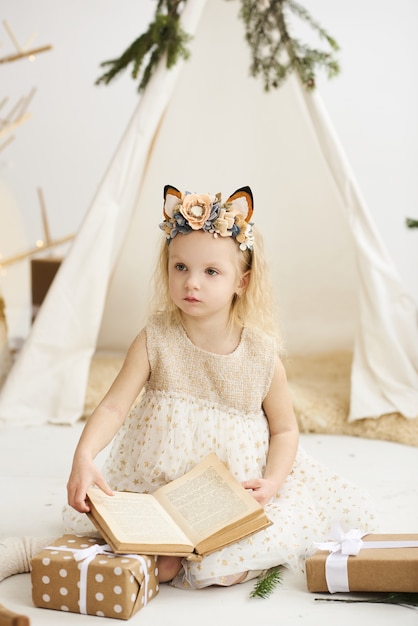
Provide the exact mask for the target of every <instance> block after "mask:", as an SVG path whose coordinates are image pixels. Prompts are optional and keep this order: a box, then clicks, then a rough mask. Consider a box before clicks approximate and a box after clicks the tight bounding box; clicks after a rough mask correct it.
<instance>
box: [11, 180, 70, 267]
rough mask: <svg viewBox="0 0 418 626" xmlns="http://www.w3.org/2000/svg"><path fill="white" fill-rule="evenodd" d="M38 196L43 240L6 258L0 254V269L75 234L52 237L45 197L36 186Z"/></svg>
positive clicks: (59, 243)
mask: <svg viewBox="0 0 418 626" xmlns="http://www.w3.org/2000/svg"><path fill="white" fill-rule="evenodd" d="M37 192H38V198H39V202H40V205H41V214H42V226H43V231H44V241H37V243H36V246H34V247H33V248H30V249H29V250H26V251H25V252H21V253H19V254H14V255H13V256H10V257H7V258H6V259H2V257H1V254H0V271H1V270H3V269H4V268H5V267H7V266H8V265H13V264H14V263H18V262H19V261H23V260H24V259H28V258H30V257H32V256H35V255H36V254H39V253H40V252H43V251H44V250H50V249H51V248H55V247H56V246H60V245H62V244H64V243H67V241H71V239H74V237H75V235H74V234H73V235H67V236H66V237H61V238H60V239H52V238H51V235H50V231H49V225H48V216H47V212H46V205H45V198H44V194H43V191H42V188H41V187H38V189H37Z"/></svg>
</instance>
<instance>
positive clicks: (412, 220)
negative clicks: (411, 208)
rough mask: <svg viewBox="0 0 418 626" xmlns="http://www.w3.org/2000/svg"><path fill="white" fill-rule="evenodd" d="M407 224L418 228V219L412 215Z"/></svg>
mask: <svg viewBox="0 0 418 626" xmlns="http://www.w3.org/2000/svg"><path fill="white" fill-rule="evenodd" d="M406 225H407V226H408V228H418V220H414V219H412V218H411V217H407V218H406Z"/></svg>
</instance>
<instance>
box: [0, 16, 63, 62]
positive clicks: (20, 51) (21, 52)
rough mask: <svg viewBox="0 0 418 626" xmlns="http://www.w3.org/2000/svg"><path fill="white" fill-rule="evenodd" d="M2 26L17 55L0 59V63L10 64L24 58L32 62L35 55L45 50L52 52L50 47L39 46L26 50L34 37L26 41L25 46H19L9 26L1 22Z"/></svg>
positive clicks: (4, 21)
mask: <svg viewBox="0 0 418 626" xmlns="http://www.w3.org/2000/svg"><path fill="white" fill-rule="evenodd" d="M3 24H4V27H5V29H6V31H7V33H8V35H9V37H10V39H11V40H12V43H13V44H14V46H15V48H16V50H17V53H16V54H9V55H8V56H5V57H2V58H0V63H10V62H11V61H18V60H19V59H23V58H25V57H29V59H30V60H33V59H34V58H35V56H36V55H37V54H40V53H41V52H46V51H47V50H52V46H51V45H47V46H40V47H38V48H32V49H30V50H28V49H27V46H28V45H29V44H30V43H32V41H33V39H34V36H35V35H32V36H31V37H30V38H29V39H28V41H27V42H26V43H25V45H24V46H21V45H20V43H19V41H18V39H17V37H16V35H15V34H14V32H13V30H12V29H11V27H10V25H9V24H8V23H7V22H6V20H3Z"/></svg>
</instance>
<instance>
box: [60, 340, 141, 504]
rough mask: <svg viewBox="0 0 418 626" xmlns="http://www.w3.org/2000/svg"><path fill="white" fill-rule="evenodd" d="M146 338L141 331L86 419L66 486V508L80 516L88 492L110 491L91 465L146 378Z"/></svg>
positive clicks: (113, 433)
mask: <svg viewBox="0 0 418 626" xmlns="http://www.w3.org/2000/svg"><path fill="white" fill-rule="evenodd" d="M149 372H150V368H149V362H148V355H147V348H146V335H145V331H144V330H142V331H141V332H140V333H139V335H138V336H137V337H136V339H135V340H134V341H133V343H132V345H131V347H130V348H129V350H128V353H127V355H126V358H125V361H124V363H123V365H122V368H121V370H120V372H119V374H118V375H117V377H116V378H115V381H114V382H113V384H112V386H111V387H110V389H109V391H108V392H107V394H106V395H105V397H104V398H103V400H102V401H101V402H100V404H99V405H98V406H97V408H96V409H95V410H94V411H93V413H92V414H91V416H90V417H89V419H88V421H87V423H86V425H85V427H84V429H83V432H82V434H81V437H80V440H79V442H78V445H77V447H76V450H75V453H74V458H73V465H72V469H71V474H70V477H69V480H68V484H67V493H68V504H70V505H71V506H72V507H74V508H75V509H76V510H77V511H79V512H80V513H86V512H87V511H89V506H88V504H87V503H86V492H87V489H88V488H89V487H90V486H91V485H92V484H95V485H97V486H98V487H100V488H101V489H102V490H103V491H104V492H105V493H108V494H112V493H113V492H112V490H111V489H110V487H109V485H108V484H107V483H106V481H105V480H104V478H103V476H102V474H101V472H99V470H98V469H97V468H96V466H95V464H94V463H93V460H94V458H95V457H96V456H97V454H98V453H99V452H100V451H101V450H103V449H104V448H105V447H106V446H107V445H108V444H109V443H110V441H111V440H112V439H113V437H114V436H115V434H116V433H117V431H118V430H119V428H120V426H121V425H122V423H123V421H124V419H125V417H126V415H127V414H128V412H129V410H130V408H131V406H132V404H133V403H134V401H135V399H136V398H137V396H138V394H139V393H140V391H141V389H142V388H143V386H144V385H145V383H146V381H147V380H148V377H149Z"/></svg>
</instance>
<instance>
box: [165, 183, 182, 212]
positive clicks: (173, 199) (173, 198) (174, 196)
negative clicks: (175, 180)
mask: <svg viewBox="0 0 418 626" xmlns="http://www.w3.org/2000/svg"><path fill="white" fill-rule="evenodd" d="M179 201H180V202H181V191H179V190H178V189H176V188H175V187H173V186H172V185H166V186H165V187H164V206H163V213H164V217H165V218H166V219H167V220H169V219H170V217H172V216H173V209H174V207H175V206H176V204H178V203H179Z"/></svg>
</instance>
